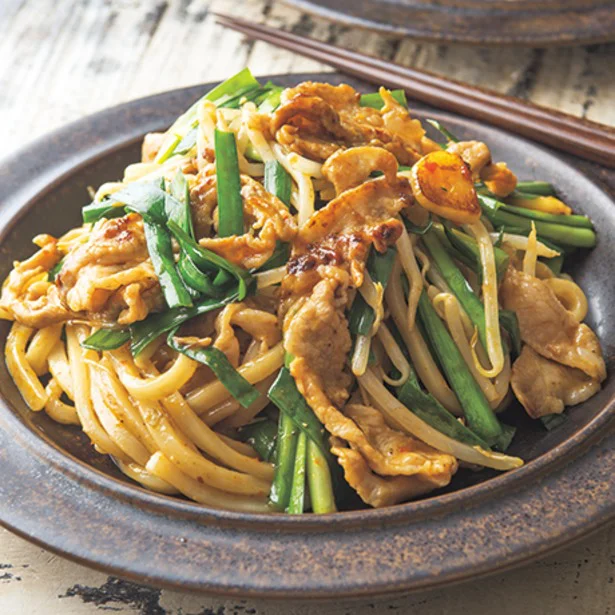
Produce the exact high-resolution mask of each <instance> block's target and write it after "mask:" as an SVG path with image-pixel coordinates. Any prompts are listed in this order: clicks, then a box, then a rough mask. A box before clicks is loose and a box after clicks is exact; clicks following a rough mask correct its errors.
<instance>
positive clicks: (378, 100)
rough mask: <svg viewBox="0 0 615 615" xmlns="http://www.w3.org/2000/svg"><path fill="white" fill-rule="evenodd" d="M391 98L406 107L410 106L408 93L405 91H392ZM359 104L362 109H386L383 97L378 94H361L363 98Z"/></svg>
mask: <svg viewBox="0 0 615 615" xmlns="http://www.w3.org/2000/svg"><path fill="white" fill-rule="evenodd" d="M391 96H392V97H393V98H394V99H395V100H396V101H397V102H398V103H399V104H400V105H403V106H404V107H407V106H408V101H407V100H406V93H405V92H404V91H403V90H391ZM359 104H360V105H361V106H362V107H371V108H372V109H378V110H380V109H382V107H384V100H382V96H380V94H379V93H378V92H370V93H369V94H361V98H360V99H359Z"/></svg>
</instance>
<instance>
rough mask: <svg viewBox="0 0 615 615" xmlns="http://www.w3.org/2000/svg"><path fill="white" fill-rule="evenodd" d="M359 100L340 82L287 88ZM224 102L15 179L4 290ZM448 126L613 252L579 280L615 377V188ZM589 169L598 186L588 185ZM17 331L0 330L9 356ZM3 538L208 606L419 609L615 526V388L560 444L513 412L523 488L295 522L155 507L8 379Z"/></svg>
mask: <svg viewBox="0 0 615 615" xmlns="http://www.w3.org/2000/svg"><path fill="white" fill-rule="evenodd" d="M307 78H310V79H321V80H327V81H329V82H341V81H346V82H350V83H352V84H353V85H355V86H357V87H360V88H361V89H363V90H370V89H371V90H373V87H370V86H366V85H365V84H361V83H359V82H356V81H353V80H350V79H347V78H342V77H339V76H336V75H333V74H331V73H327V74H321V75H287V76H278V77H273V80H274V81H276V82H278V83H280V84H286V85H291V84H294V83H297V82H298V81H302V80H304V79H307ZM209 87H210V86H199V87H193V88H187V89H182V90H176V91H173V92H168V93H165V94H160V95H157V96H152V97H150V98H144V99H141V100H137V101H134V102H131V103H128V104H125V105H121V106H119V107H115V108H113V109H109V110H108V111H103V112H101V113H98V114H96V115H93V116H91V117H89V118H86V119H83V120H80V121H78V122H76V123H74V124H72V125H70V126H67V127H66V128H62V129H60V130H58V131H56V132H54V133H52V134H50V135H49V136H47V137H45V138H43V139H41V140H39V141H37V142H35V143H34V144H32V145H30V146H29V147H27V148H26V149H24V150H23V151H22V152H21V153H19V154H16V155H15V156H14V157H13V158H10V159H9V160H7V161H5V162H4V163H3V164H2V165H0V220H1V225H2V229H1V231H0V254H1V259H0V277H1V278H2V279H4V277H5V275H6V274H7V272H8V270H9V268H10V265H11V263H12V261H13V260H14V259H22V258H24V257H26V256H28V255H29V254H31V253H32V251H33V247H32V244H31V243H30V241H31V238H32V237H33V236H34V235H36V234H37V233H41V232H48V233H52V234H56V235H57V234H60V233H62V232H63V231H65V230H66V229H67V228H69V227H70V226H72V225H74V224H78V223H79V222H80V208H81V206H82V205H83V204H84V203H85V201H86V199H87V196H86V187H87V186H88V185H97V184H99V183H101V182H102V181H105V180H110V179H113V178H116V177H119V176H120V175H121V173H122V170H123V168H124V166H125V165H126V164H127V163H129V162H131V161H134V160H135V159H137V157H138V155H139V143H140V139H141V137H142V136H143V134H144V133H146V132H148V131H151V130H156V129H161V128H164V127H166V126H168V125H169V124H170V123H171V122H172V121H173V119H174V118H175V117H176V116H177V115H178V114H179V113H180V112H182V111H183V110H184V109H185V108H186V107H188V106H189V104H191V103H192V102H193V101H194V100H195V99H196V98H197V97H198V96H199V95H200V94H202V92H203V91H205V90H206V89H208V88H209ZM413 107H414V108H415V109H416V110H417V115H419V116H420V117H430V116H431V117H437V118H438V119H441V120H442V121H444V122H446V124H447V125H450V127H451V128H452V130H453V131H454V132H456V133H457V134H459V135H460V136H462V137H471V138H478V139H483V140H485V141H487V142H488V143H489V144H490V146H491V147H492V150H493V151H494V155H495V158H496V159H498V160H500V159H504V160H506V161H507V162H508V163H509V165H510V166H511V167H512V168H513V169H514V170H515V171H516V172H517V173H518V174H519V175H520V176H521V177H522V178H525V179H548V180H550V181H552V182H553V183H554V184H555V185H556V186H557V187H558V189H559V191H560V192H561V194H562V195H563V196H564V198H565V199H566V201H568V202H569V203H570V204H571V205H573V206H574V207H575V209H578V210H580V211H583V212H585V213H587V214H589V215H590V216H591V217H592V218H593V220H594V222H595V223H596V227H597V229H598V233H599V243H598V246H597V247H596V249H595V250H594V251H592V252H590V253H587V254H583V255H581V254H579V257H578V259H576V261H575V262H574V264H573V267H572V273H573V274H574V275H575V278H576V279H577V280H578V281H579V282H580V283H581V285H582V286H583V288H584V289H585V290H586V292H587V294H588V297H589V301H590V314H589V322H590V324H591V326H592V327H594V328H595V330H596V331H597V333H598V335H599V336H600V339H601V340H602V343H603V348H604V352H605V354H606V357H607V365H608V368H609V371H610V372H612V371H613V369H614V368H615V360H614V358H615V353H614V350H615V292H614V291H615V287H614V284H613V279H612V263H613V262H614V261H615V246H614V245H613V243H612V242H611V238H612V237H614V236H615V207H614V205H613V200H612V194H613V193H614V190H613V187H614V186H615V182H614V181H613V174H612V173H611V174H609V173H607V172H606V171H602V170H600V169H599V168H597V167H596V166H593V165H589V164H583V165H582V166H581V163H575V162H574V161H573V160H572V159H570V158H563V157H561V156H559V155H555V154H553V153H552V152H550V151H547V150H546V149H544V148H541V147H538V146H536V145H533V144H532V143H530V142H528V141H526V140H524V139H521V138H517V137H515V136H514V135H511V134H505V133H503V132H500V131H498V130H495V129H492V128H489V127H486V126H481V125H480V124H478V123H476V122H470V121H467V120H463V119H461V118H459V117H455V116H451V115H444V114H441V113H439V112H436V111H430V110H428V109H426V108H424V107H419V106H418V105H416V106H414V105H413ZM579 168H581V169H582V170H579ZM8 329H9V326H8V323H6V322H2V324H1V325H0V340H1V341H2V344H3V343H4V339H5V337H6V334H7V332H8ZM0 363H1V364H0V395H1V397H0V476H1V479H0V522H1V523H2V524H3V525H5V526H6V527H8V528H9V529H12V530H13V531H15V532H17V533H19V534H20V535H22V536H24V537H25V538H27V539H29V540H32V541H34V542H36V543H39V544H41V545H44V546H45V547H47V548H49V549H51V550H53V551H56V552H58V553H60V554H62V555H65V556H67V557H70V558H72V559H75V560H77V561H80V562H83V563H86V564H89V565H91V566H94V567H96V568H100V569H103V570H106V571H109V572H112V573H113V574H116V575H121V576H124V577H129V578H131V579H135V580H138V581H141V582H148V583H151V584H156V585H165V586H174V587H184V588H190V589H194V590H200V591H205V592H209V593H218V594H226V595H236V596H248V595H252V596H267V597H276V598H296V599H299V598H316V597H317V598H333V597H335V598H339V597H342V596H345V597H348V596H355V597H359V596H364V595H370V596H373V595H380V594H393V593H402V592H407V591H411V590H416V589H419V588H427V587H435V586H440V585H444V584H447V583H452V582H457V581H461V580H464V579H469V578H471V577H475V576H477V575H484V574H487V573H490V572H494V571H496V570H501V569H503V568H507V567H512V566H516V565H520V564H522V563H524V562H527V561H529V560H531V559H533V558H536V557H538V556H540V555H543V554H545V553H547V552H549V551H552V550H554V549H556V548H558V547H561V546H563V545H565V544H567V543H569V542H571V541H573V540H575V539H577V538H579V537H580V536H582V535H584V534H586V533H588V532H590V531H592V530H595V529H597V528H598V527H600V526H602V525H604V524H606V523H607V522H609V521H610V520H612V519H613V518H614V517H615V489H614V486H615V478H614V477H615V433H614V430H613V426H614V420H613V416H614V414H615V379H613V377H612V376H611V377H609V379H608V380H607V381H606V383H605V387H604V389H603V390H602V391H601V392H600V393H599V394H598V395H596V396H595V397H594V398H593V399H591V400H590V401H589V402H587V403H585V404H583V405H582V406H578V407H576V408H573V409H572V410H571V411H570V413H569V414H570V417H569V420H568V421H567V422H566V423H565V424H564V425H563V426H562V427H560V428H559V429H557V430H554V431H553V432H550V433H548V432H546V431H544V430H543V429H542V427H541V426H540V425H539V424H537V423H534V422H531V421H529V420H528V419H526V418H524V413H523V412H522V411H514V409H513V410H512V411H510V412H509V413H508V416H507V417H506V420H507V421H508V422H514V423H516V425H517V427H518V435H517V437H516V439H515V443H514V446H513V448H512V453H514V454H518V455H521V456H522V457H524V458H525V459H526V460H527V461H528V463H527V464H526V465H525V466H524V467H523V468H520V469H518V470H516V471H514V472H510V473H508V474H495V473H491V472H487V471H484V472H475V473H471V472H467V471H466V472H460V473H459V474H458V475H457V476H456V477H455V479H454V481H453V483H452V484H451V486H450V487H449V488H448V489H447V490H445V491H441V492H436V493H434V494H432V496H431V497H428V498H425V499H423V500H420V501H417V502H411V503H408V504H403V505H399V506H394V507H391V508H387V509H382V510H356V511H350V512H341V513H337V514H334V515H327V516H321V517H316V516H311V515H305V516H302V517H290V516H283V515H247V514H238V513H230V512H222V511H213V510H209V509H207V508H204V507H202V506H199V505H196V504H194V503H191V502H188V501H186V500H181V499H178V498H172V497H167V496H161V495H157V494H153V493H149V492H147V491H145V490H144V489H142V488H140V487H138V486H136V485H135V484H134V483H131V482H130V481H128V480H127V479H125V478H124V477H123V476H122V475H121V474H119V473H118V472H117V471H116V470H115V468H114V466H113V464H111V463H110V462H109V461H108V460H107V459H106V458H104V457H102V456H101V455H97V454H96V453H94V452H93V450H92V448H91V446H90V445H89V443H88V442H87V439H86V438H84V437H83V435H82V434H81V433H80V432H79V430H77V429H76V428H67V427H63V426H60V425H57V424H55V423H53V422H52V421H51V420H49V419H48V418H47V417H46V416H45V415H44V413H36V414H35V413H32V412H29V411H28V409H27V408H26V407H25V405H24V403H23V401H22V399H21V398H20V396H19V393H18V392H17V390H16V388H15V386H14V385H13V383H12V381H11V379H10V377H9V375H8V373H7V371H6V367H5V365H4V361H1V362H0Z"/></svg>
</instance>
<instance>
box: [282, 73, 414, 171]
mask: <svg viewBox="0 0 615 615" xmlns="http://www.w3.org/2000/svg"><path fill="white" fill-rule="evenodd" d="M383 93H384V94H383ZM381 94H383V98H384V100H385V106H384V107H383V109H381V110H377V109H372V108H370V107H361V105H360V104H359V100H360V96H359V93H358V92H356V90H354V89H353V88H352V87H350V86H349V85H338V86H333V85H329V84H326V83H314V82H311V81H307V82H305V83H300V84H299V85H298V86H297V87H295V88H289V89H286V90H284V92H283V93H282V103H281V105H280V106H279V107H278V109H277V110H276V111H275V113H274V114H273V116H272V118H271V127H270V131H271V133H272V135H274V137H275V139H276V141H278V143H280V144H281V145H284V146H286V147H288V148H290V149H291V150H292V151H294V152H297V153H298V154H301V155H302V156H306V157H308V158H311V159H313V160H322V161H324V160H326V159H327V158H329V156H331V155H332V154H334V153H335V152H336V151H337V150H339V149H343V148H346V147H352V146H358V145H374V146H378V147H383V148H385V149H388V150H389V151H391V152H392V153H393V154H394V155H395V156H396V158H397V160H398V161H399V162H400V163H401V164H407V165H410V164H412V163H414V162H416V160H418V158H420V156H421V149H420V147H421V144H422V139H423V136H424V134H425V132H424V130H423V128H422V127H421V125H420V122H418V121H417V120H412V119H411V118H410V115H409V114H408V110H407V109H406V108H405V107H404V106H402V105H400V104H399V103H398V102H397V101H395V100H394V99H393V98H392V97H391V96H390V94H389V93H388V92H386V90H381Z"/></svg>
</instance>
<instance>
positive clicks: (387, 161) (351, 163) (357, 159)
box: [322, 145, 398, 196]
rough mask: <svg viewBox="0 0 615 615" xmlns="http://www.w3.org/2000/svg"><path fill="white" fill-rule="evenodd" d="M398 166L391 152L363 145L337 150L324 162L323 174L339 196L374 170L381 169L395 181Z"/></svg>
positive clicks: (388, 178)
mask: <svg viewBox="0 0 615 615" xmlns="http://www.w3.org/2000/svg"><path fill="white" fill-rule="evenodd" d="M397 167H398V165H397V160H396V158H395V156H393V154H391V152H389V151H387V150H385V149H382V148H381V147H373V146H370V145H362V146H359V147H351V148H350V149H345V150H342V149H341V150H338V151H337V152H335V153H334V154H333V155H332V156H330V157H329V158H328V159H327V161H326V162H325V164H323V166H322V174H323V175H324V176H325V177H326V178H327V179H328V180H329V181H330V182H331V183H332V184H333V187H334V188H335V194H336V195H337V196H339V195H340V194H341V193H342V192H344V191H345V190H349V189H350V188H356V187H357V186H359V185H360V184H362V183H363V182H365V181H367V180H368V179H369V178H370V175H371V174H372V173H373V172H374V171H381V172H382V174H383V175H384V176H385V177H386V178H387V181H388V182H390V183H393V182H394V181H395V175H396V174H397Z"/></svg>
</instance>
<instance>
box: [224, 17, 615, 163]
mask: <svg viewBox="0 0 615 615" xmlns="http://www.w3.org/2000/svg"><path fill="white" fill-rule="evenodd" d="M216 18H217V23H219V24H221V25H223V26H226V27H227V28H230V29H232V30H236V31H237V32H241V33H243V34H245V35H246V36H248V37H250V38H253V39H258V40H262V41H265V42H268V43H271V44H272V45H275V46H277V47H282V48H283V49H288V50H289V51H293V52H295V53H297V54H299V55H302V56H306V57H308V58H312V59H314V60H318V61H320V62H323V63H325V64H329V65H330V66H333V67H335V68H337V69H338V70H339V71H341V72H343V73H347V74H349V75H353V76H355V77H359V78H361V79H363V80H364V81H368V82H370V83H374V84H377V85H383V86H385V87H388V88H392V89H393V88H398V89H402V90H405V91H406V94H407V95H408V96H409V97H410V98H413V99H414V100H418V101H421V102H423V103H427V104H429V105H432V106H434V107H438V108H440V109H445V110H447V111H453V112H455V113H458V114H460V115H465V116H466V117H471V118H474V119H476V120H480V121H481V122H487V123H489V124H493V125H494V126H499V127H500V128H504V129H506V130H508V131H510V132H513V133H516V134H519V135H523V136H524V137H528V138H529V139H533V140H534V141H539V142H540V143H544V144H545V145H549V146H551V147H553V148H555V149H559V150H561V151H564V152H568V153H570V154H574V155H575V156H578V157H579V158H584V159H586V160H591V161H593V162H598V163H600V164H602V165H604V166H606V167H610V168H615V129H614V128H611V127H609V126H605V125H603V124H598V123H596V122H591V121H589V120H584V119H581V118H577V117H574V116H572V115H568V114H566V113H561V112H559V111H553V110H551V109H547V108H545V107H540V106H538V105H535V104H533V103H530V102H526V101H523V100H519V99H518V98H513V97H511V96H505V95H503V94H498V93H497V92H492V91H489V90H486V89H483V88H478V87H474V86H470V85H466V84H464V83H460V82H458V81H453V80H451V79H446V78H444V77H440V76H438V75H434V74H433V73H429V72H427V71H422V70H418V69H416V68H407V67H405V66H400V65H399V64H395V63H393V62H388V61H384V60H380V59H378V58H374V57H372V56H368V55H366V54H363V53H359V52H356V51H350V50H348V49H343V48H341V47H337V46H335V45H330V44H328V43H323V42H320V41H316V40H313V39H309V38H303V37H301V36H298V35H296V34H292V33H290V32H285V31H283V30H278V29H276V28H271V27H269V26H265V25H262V24H253V23H250V22H249V21H246V20H245V19H241V18H239V17H231V16H228V15H221V14H218V13H216Z"/></svg>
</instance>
